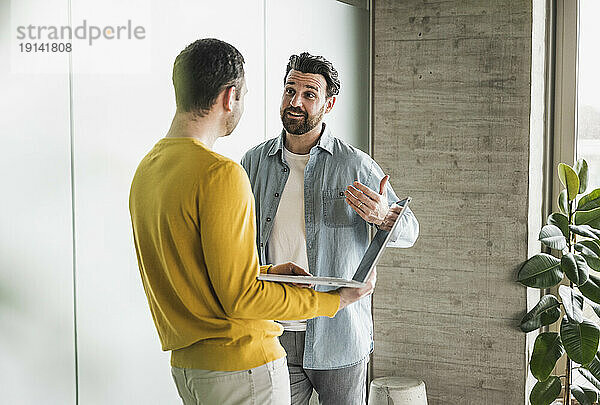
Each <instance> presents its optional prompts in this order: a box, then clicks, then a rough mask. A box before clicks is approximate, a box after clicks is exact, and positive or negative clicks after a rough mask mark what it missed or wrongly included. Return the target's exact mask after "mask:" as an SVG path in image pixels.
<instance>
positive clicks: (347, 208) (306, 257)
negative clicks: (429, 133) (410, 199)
mask: <svg viewBox="0 0 600 405" xmlns="http://www.w3.org/2000/svg"><path fill="white" fill-rule="evenodd" d="M339 89H340V81H339V79H338V73H337V71H336V70H335V68H334V67H333V65H332V64H331V62H329V61H327V60H326V59H325V58H323V57H321V56H313V55H310V54H309V53H306V52H305V53H302V54H301V55H299V56H298V55H292V56H291V57H290V60H289V63H288V65H287V67H286V72H285V76H284V90H283V96H282V99H281V108H280V115H281V121H282V123H283V130H282V132H281V133H280V134H279V136H277V137H275V138H273V139H270V140H268V141H266V142H264V143H262V144H260V145H258V146H256V147H254V148H252V149H251V150H249V151H248V152H247V153H246V154H245V155H244V157H243V159H242V166H243V167H244V169H246V172H247V173H248V176H249V178H250V183H251V185H252V191H253V193H254V197H255V200H256V212H257V214H256V219H257V237H256V243H257V247H258V251H259V257H260V261H261V263H280V262H289V261H292V262H295V263H297V264H298V265H299V266H300V267H302V268H305V269H308V270H309V272H310V273H312V274H314V275H316V276H330V277H341V278H346V279H351V278H352V276H353V275H354V272H355V270H356V268H357V267H358V264H359V262H360V260H361V258H362V256H363V254H364V252H365V251H366V249H367V247H368V245H369V241H370V240H369V227H370V226H371V225H373V226H377V227H379V228H382V229H386V230H389V229H390V228H391V225H392V224H393V223H394V221H395V219H396V218H397V216H398V213H399V211H400V207H399V206H398V205H397V204H395V203H397V202H398V197H397V196H396V194H395V193H394V190H393V189H392V187H391V186H390V185H389V183H388V179H389V176H386V175H384V173H383V171H382V170H381V168H380V167H379V165H378V164H377V163H376V162H375V161H374V160H373V159H371V157H370V156H369V155H367V154H366V153H364V152H362V151H360V150H358V149H356V148H354V147H353V146H351V145H349V144H347V143H345V142H344V141H342V140H340V139H338V138H336V137H334V136H333V135H332V133H331V131H330V130H329V128H328V127H327V126H326V124H325V122H324V117H325V115H326V114H327V113H329V112H330V111H331V110H332V108H333V106H334V105H335V101H336V96H337V95H338V94H339ZM375 190H377V191H375ZM407 214H408V215H404V216H403V217H402V218H401V221H402V222H401V223H400V224H399V226H398V227H397V230H398V232H395V233H396V234H395V235H392V242H390V244H389V245H388V246H394V247H410V246H412V245H413V244H414V242H415V240H416V239H417V236H418V233H419V225H418V222H417V220H416V218H415V216H414V215H413V213H412V212H410V211H409V212H407ZM331 288H332V287H328V286H317V287H316V289H317V290H318V291H322V292H325V291H329V290H330V289H331ZM280 323H281V324H282V325H283V327H284V330H285V331H284V333H283V335H282V336H281V337H280V342H281V344H282V346H283V347H284V348H285V350H286V352H287V355H288V356H287V362H288V368H289V372H290V384H291V401H292V404H307V403H308V401H309V399H310V396H311V393H312V390H313V389H315V390H316V391H317V392H318V394H319V401H320V403H321V404H328V405H329V404H343V405H348V404H364V403H365V396H366V395H365V394H366V377H367V364H368V360H369V355H370V353H371V352H372V351H373V332H372V331H373V322H372V319H371V300H370V299H369V298H363V299H361V300H359V301H357V302H356V303H354V304H353V305H349V306H348V307H346V308H344V309H343V310H341V311H339V312H338V313H337V314H336V315H335V316H334V317H333V318H327V317H318V318H314V319H308V320H300V321H298V320H296V321H290V320H287V321H286V320H281V321H280Z"/></svg>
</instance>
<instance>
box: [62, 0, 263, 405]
mask: <svg viewBox="0 0 600 405" xmlns="http://www.w3.org/2000/svg"><path fill="white" fill-rule="evenodd" d="M262 4H263V3H262V1H243V0H239V1H226V2H220V3H215V2H210V6H209V4H208V2H192V1H173V2H169V3H164V2H158V1H154V2H147V1H141V0H140V1H128V2H126V3H124V2H120V1H106V2H102V3H98V2H97V1H92V0H74V1H73V21H74V23H77V21H81V20H82V19H84V18H87V19H88V20H91V19H92V17H90V16H93V19H94V20H96V21H102V22H103V24H105V22H104V21H106V23H108V22H111V23H112V21H113V20H127V19H132V21H134V23H135V24H145V25H146V27H147V39H146V41H147V42H145V43H144V42H142V41H140V42H137V43H136V42H133V41H132V42H130V43H124V44H117V45H119V47H120V49H115V48H112V47H111V46H109V45H112V44H107V43H104V44H98V45H101V46H98V47H96V45H95V44H94V45H92V46H91V47H88V46H81V47H79V48H78V49H77V50H76V51H75V53H74V71H75V72H76V75H75V78H74V111H73V113H74V120H75V151H76V154H75V172H76V178H75V180H76V188H75V191H76V214H77V215H76V234H77V247H78V249H77V254H78V260H77V269H78V277H77V280H78V283H77V290H78V300H77V307H78V314H79V322H78V325H79V328H78V338H79V376H80V378H79V392H80V403H82V404H86V405H92V404H142V403H143V404H146V403H147V404H176V403H179V397H178V395H177V393H176V390H175V386H174V384H173V381H172V379H171V376H170V366H169V354H168V353H163V352H161V350H160V344H159V339H158V335H157V333H156V330H155V328H154V324H153V322H152V319H151V316H150V311H149V309H148V305H147V301H146V297H145V295H144V292H143V288H142V284H141V280H140V277H139V272H138V268H137V263H136V261H135V252H134V248H133V243H132V236H131V224H130V219H129V212H128V208H127V204H128V194H129V187H130V183H131V179H132V177H133V174H134V171H135V168H136V167H137V164H138V163H139V161H140V160H141V158H142V157H143V156H144V155H145V154H146V152H147V151H148V150H149V149H150V148H151V147H152V145H153V144H154V143H155V142H157V141H158V140H159V139H160V138H162V137H163V136H164V135H165V133H166V131H167V129H168V127H169V125H170V122H171V118H172V116H173V114H174V112H175V99H174V92H173V86H172V83H171V70H172V66H173V61H174V59H175V56H176V55H177V54H178V53H179V52H180V51H181V50H182V49H183V48H184V47H185V46H186V45H188V44H189V43H191V42H193V41H194V40H196V39H199V38H205V37H215V38H219V39H222V40H225V41H228V42H230V43H232V44H233V45H234V46H236V47H237V48H238V49H239V50H240V51H241V52H242V54H243V55H244V57H245V59H246V77H247V82H248V87H249V93H248V94H247V96H246V102H245V105H246V111H245V114H244V116H243V118H242V120H241V121H240V124H239V126H238V128H237V129H236V130H235V131H234V133H233V134H232V135H231V136H230V137H229V138H228V139H226V140H218V141H217V143H216V147H215V149H216V150H217V151H218V152H220V153H222V154H224V155H226V156H229V157H231V158H233V159H235V160H236V161H239V159H240V158H241V156H242V154H243V153H244V152H245V150H246V149H248V148H249V147H250V146H252V145H254V144H256V143H258V142H259V141H260V140H262V138H263V133H264V124H263V122H264V116H263V113H262V111H263V109H264V106H263V98H264V97H263V88H264V84H263V77H264V72H263V59H264V53H263V43H264V39H263V15H262V12H263V10H262ZM116 23H118V21H117V22H115V24H116ZM138 47H141V49H138ZM130 53H134V54H135V57H130V56H129V54H130ZM91 60H96V61H98V62H97V63H98V64H97V65H96V66H93V64H90V61H91ZM140 60H141V61H144V63H142V64H140V63H139V62H140ZM107 61H109V62H110V63H107ZM111 64H114V65H117V66H118V68H119V70H120V71H122V72H124V73H115V72H114V69H113V67H112V66H111ZM102 66H104V68H105V69H106V70H105V71H104V72H103V71H101V67H102ZM99 70H100V71H99Z"/></svg>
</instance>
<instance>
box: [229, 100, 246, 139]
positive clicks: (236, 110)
mask: <svg viewBox="0 0 600 405" xmlns="http://www.w3.org/2000/svg"><path fill="white" fill-rule="evenodd" d="M242 113H243V111H242V109H241V107H240V104H239V103H236V104H235V106H234V107H233V110H232V112H231V115H229V117H227V119H226V120H225V136H229V135H231V133H232V132H233V130H234V129H235V127H237V124H238V123H239V122H240V118H242Z"/></svg>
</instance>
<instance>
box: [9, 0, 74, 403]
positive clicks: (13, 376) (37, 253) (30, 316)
mask: <svg viewBox="0 0 600 405" xmlns="http://www.w3.org/2000/svg"><path fill="white" fill-rule="evenodd" d="M10 6H11V3H10V2H8V1H4V2H0V61H2V63H0V88H1V89H2V91H1V93H0V94H1V96H0V111H2V113H1V114H0V134H1V135H2V147H1V148H0V184H1V185H2V198H0V359H1V360H0V403H2V404H19V405H29V404H32V405H33V404H66V405H69V404H74V403H75V360H74V326H73V295H72V287H73V281H72V275H73V269H72V243H71V241H72V232H71V192H70V184H71V183H70V163H69V162H70V158H69V156H70V149H69V87H68V64H67V58H66V57H65V56H64V55H54V57H53V58H50V57H49V56H48V55H47V54H46V55H45V56H40V55H31V54H20V53H19V52H18V50H16V46H17V44H16V41H15V39H16V30H13V28H14V26H16V25H17V24H18V25H20V24H30V23H35V22H37V21H40V20H42V19H45V20H46V21H48V20H51V21H55V22H59V23H60V22H66V18H67V2H66V1H47V2H44V3H43V4H41V3H40V4H39V7H27V5H23V4H22V3H18V2H13V3H12V8H11V7H10ZM11 11H12V14H14V18H12V19H11ZM42 59H46V60H47V64H48V65H52V69H51V70H52V71H53V72H54V73H53V74H45V73H36V72H35V69H29V67H33V66H35V65H36V64H38V63H39V62H40V61H41V60H42Z"/></svg>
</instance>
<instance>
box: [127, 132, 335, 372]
mask: <svg viewBox="0 0 600 405" xmlns="http://www.w3.org/2000/svg"><path fill="white" fill-rule="evenodd" d="M129 210H130V212H131V221H132V225H133V237H134V242H135V248H136V252H137V258H138V264H139V268H140V274H141V277H142V282H143V285H144V290H145V292H146V296H147V298H148V303H149V305H150V311H151V312H152V317H153V319H154V323H155V325H156V329H157V330H158V335H159V337H160V341H161V344H162V348H163V350H171V351H172V354H171V364H172V365H173V366H175V367H182V368H199V369H206V370H220V371H234V370H244V369H248V368H253V367H258V366H260V365H263V364H265V363H267V362H270V361H273V360H276V359H278V358H281V357H283V356H284V355H285V351H284V350H283V348H282V347H281V346H280V344H279V341H278V339H277V336H279V335H281V333H282V328H281V326H279V325H278V324H277V323H275V322H273V321H270V320H269V319H290V320H291V319H306V318H313V317H316V316H333V315H335V313H336V312H337V310H338V307H339V302H340V298H339V294H338V293H337V292H329V293H319V292H315V291H313V290H311V289H306V288H297V287H293V286H289V285H284V284H279V283H272V282H265V281H259V280H257V278H256V277H257V275H258V274H259V271H261V270H262V271H266V266H265V267H263V268H259V263H258V253H257V250H256V245H255V240H256V229H255V226H256V225H255V217H254V197H253V196H252V190H251V188H250V183H249V181H248V177H247V175H246V172H245V171H244V169H243V168H242V167H241V166H240V165H239V164H238V163H236V162H234V161H232V160H230V159H227V158H225V157H223V156H221V155H219V154H217V153H215V152H213V151H211V150H209V149H208V148H206V147H205V146H204V145H203V144H202V143H201V142H199V141H197V140H195V139H193V138H164V139H162V140H161V141H159V142H158V143H157V144H156V145H155V146H154V148H153V149H152V150H151V151H150V152H149V153H148V154H147V155H146V156H145V157H144V159H143V160H142V162H141V163H140V165H139V166H138V169H137V171H136V174H135V177H134V179H133V183H132V185H131V194H130V198H129Z"/></svg>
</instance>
